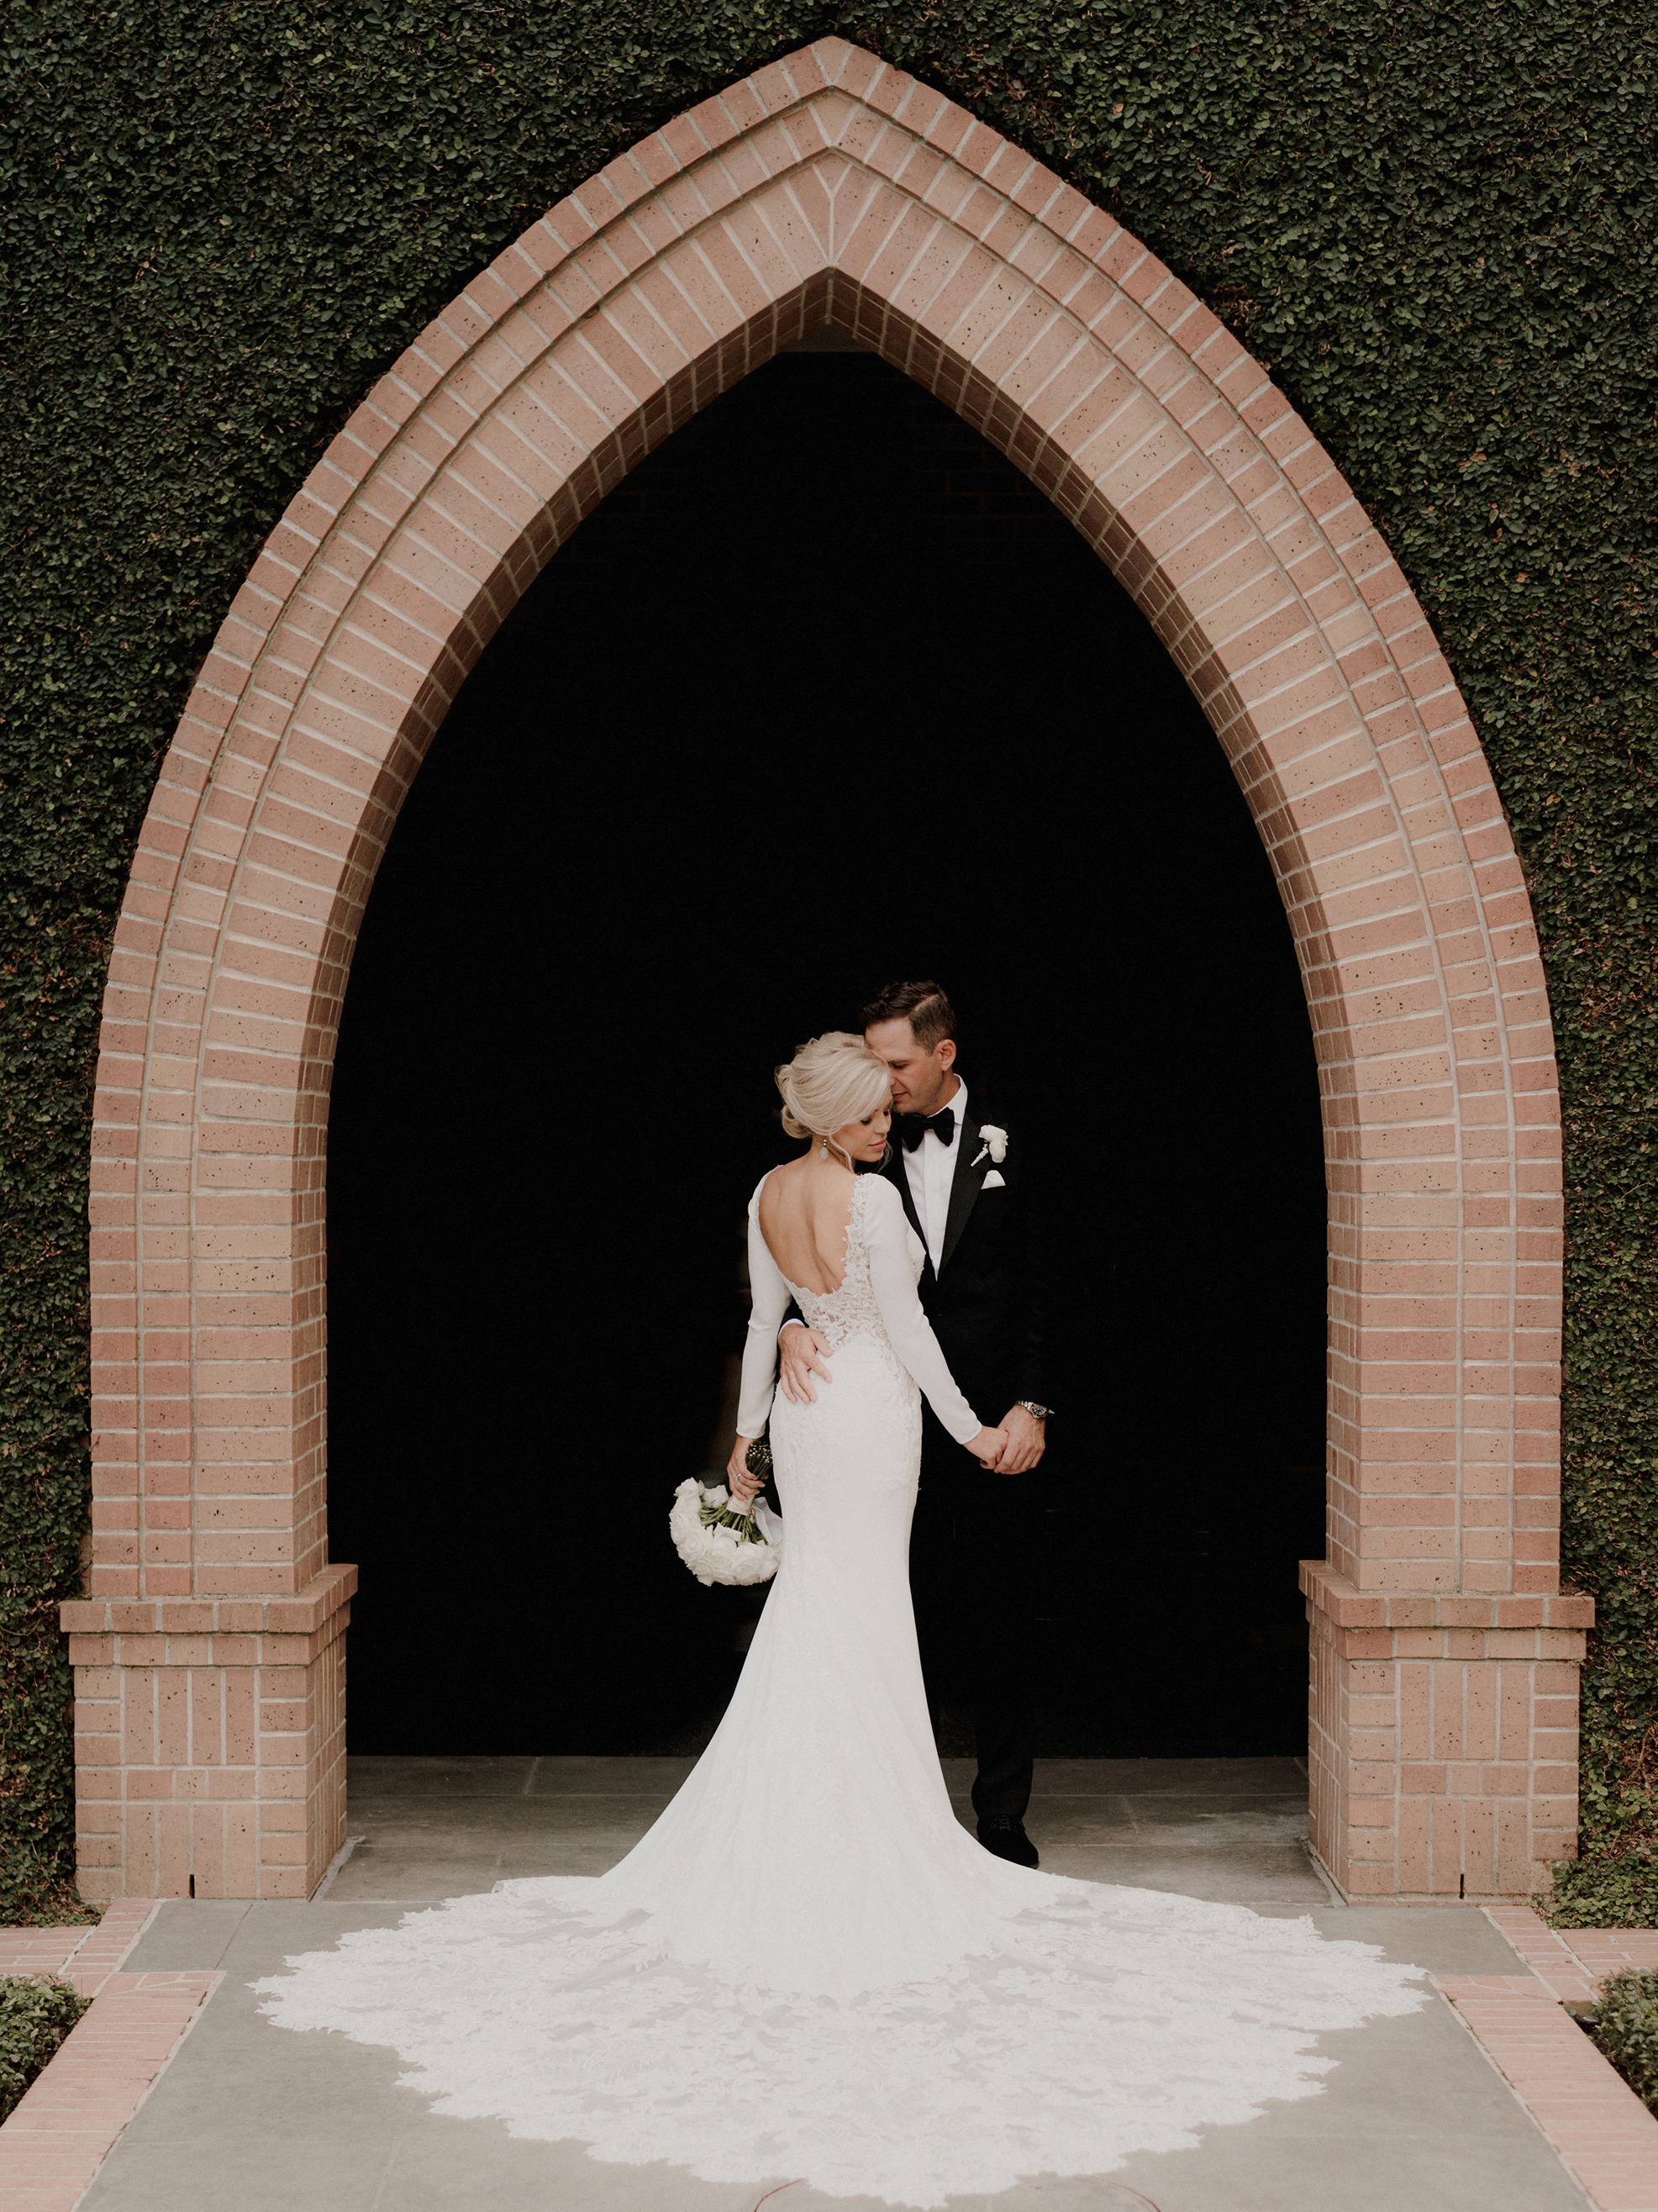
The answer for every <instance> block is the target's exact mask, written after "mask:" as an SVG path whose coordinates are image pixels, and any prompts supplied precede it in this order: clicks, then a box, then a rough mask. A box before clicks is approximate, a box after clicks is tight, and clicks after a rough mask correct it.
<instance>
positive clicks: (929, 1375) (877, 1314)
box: [737, 1175, 982, 1444]
mask: <svg viewBox="0 0 1658 2212" xmlns="http://www.w3.org/2000/svg"><path fill="white" fill-rule="evenodd" d="M765 1187H766V1178H765V1177H764V1176H762V1177H761V1178H760V1181H759V1182H758V1183H757V1184H756V1186H755V1192H754V1196H753V1197H752V1198H751V1199H750V1200H749V1282H750V1288H751V1289H752V1291H753V1293H754V1310H753V1312H752V1314H751V1315H750V1319H749V1334H748V1340H747V1343H746V1344H745V1346H744V1352H743V1398H742V1403H741V1405H740V1406H739V1407H738V1422H737V1425H738V1434H739V1435H741V1436H745V1437H757V1436H758V1435H759V1434H760V1433H761V1431H762V1430H763V1429H764V1427H765V1425H766V1423H767V1421H768V1419H769V1418H770V1413H771V1401H772V1393H773V1389H774V1386H775V1383H776V1381H777V1332H778V1330H779V1329H780V1328H781V1327H782V1325H783V1316H784V1315H785V1314H786V1313H787V1311H788V1308H789V1300H790V1299H791V1297H793V1299H795V1300H796V1302H797V1303H798V1304H799V1308H800V1311H801V1313H802V1314H803V1315H804V1316H805V1319H806V1322H808V1324H809V1325H810V1326H811V1328H815V1329H817V1330H818V1331H819V1332H820V1334H823V1336H825V1337H826V1338H827V1339H828V1340H829V1346H830V1349H831V1351H833V1350H834V1349H835V1347H837V1346H841V1345H843V1344H849V1343H851V1342H852V1341H853V1339H854V1338H862V1339H865V1340H868V1341H870V1342H872V1343H874V1344H876V1345H878V1346H881V1347H882V1348H883V1349H884V1350H886V1351H887V1352H889V1354H890V1357H891V1358H893V1359H894V1360H895V1361H896V1364H898V1365H899V1366H900V1367H901V1368H902V1370H903V1371H904V1372H905V1373H906V1374H907V1375H908V1376H910V1377H911V1379H912V1380H913V1381H914V1383H917V1384H918V1385H919V1386H920V1389H922V1390H924V1391H925V1392H926V1399H927V1403H928V1404H929V1405H930V1406H931V1407H932V1410H933V1412H934V1413H936V1414H937V1415H938V1419H939V1420H940V1421H941V1422H942V1423H943V1425H944V1428H945V1429H946V1430H947V1431H949V1433H950V1435H951V1436H952V1437H955V1439H956V1441H957V1443H962V1444H964V1443H966V1442H967V1441H968V1439H969V1437H975V1436H976V1435H977V1434H978V1432H979V1430H980V1428H981V1425H982V1424H981V1421H980V1419H979V1417H978V1415H977V1414H976V1413H975V1412H974V1410H973V1408H972V1407H971V1406H969V1404H968V1402H967V1400H966V1399H965V1398H964V1397H963V1395H962V1394H961V1392H960V1390H959V1389H957V1387H956V1382H955V1378H954V1376H952V1375H951V1374H950V1367H949V1364H948V1362H947V1361H946V1360H945V1358H944V1353H943V1352H941V1351H940V1350H939V1349H938V1338H937V1337H936V1336H934V1334H932V1322H929V1321H928V1319H927V1317H926V1314H925V1313H923V1312H922V1310H921V1301H920V1297H919V1296H918V1295H917V1292H916V1288H915V1286H916V1285H917V1283H918V1282H919V1281H920V1275H921V1268H922V1265H923V1263H924V1261H925V1260H926V1252H925V1250H924V1249H923V1247H922V1244H921V1241H920V1238H919V1237H917V1236H916V1234H915V1232H914V1230H913V1229H912V1228H911V1227H910V1225H909V1224H908V1221H907V1220H906V1219H905V1218H904V1206H903V1200H902V1199H901V1198H900V1197H899V1195H898V1193H897V1191H896V1189H895V1188H894V1187H893V1186H892V1184H891V1183H890V1182H888V1181H887V1180H886V1178H885V1176H876V1175H865V1176H857V1177H856V1178H855V1179H854V1181H853V1186H852V1197H851V1202H850V1204H849V1206H848V1209H847V1243H846V1264H845V1267H844V1268H843V1270H842V1273H841V1281H840V1284H839V1285H838V1287H837V1288H836V1289H835V1290H833V1291H829V1292H828V1293H827V1294H825V1293H823V1292H822V1291H808V1290H804V1289H802V1288H801V1286H800V1285H799V1284H798V1283H792V1282H790V1281H789V1279H788V1278H787V1277H786V1275H785V1274H784V1273H783V1271H782V1269H781V1268H780V1267H779V1266H778V1264H777V1262H776V1261H775V1260H774V1259H773V1257H772V1255H771V1248H770V1246H769V1245H768V1243H767V1242H766V1240H765V1237H764V1236H763V1235H762V1231H761V1228H760V1194H761V1192H762V1190H763V1189H764V1188H765Z"/></svg>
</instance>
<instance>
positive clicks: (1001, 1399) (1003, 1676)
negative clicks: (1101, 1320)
mask: <svg viewBox="0 0 1658 2212" xmlns="http://www.w3.org/2000/svg"><path fill="white" fill-rule="evenodd" d="M957 1097H958V1098H959V1097H961V1093H960V1092H959V1091H958V1092H957ZM975 1097H976V1094H975V1093H974V1092H972V1091H969V1093H968V1094H967V1097H966V1101H965V1107H966V1111H965V1115H964V1117H963V1123H962V1131H961V1138H960V1142H959V1145H958V1146H957V1153H956V1170H955V1174H954V1176H952V1178H951V1181H950V1204H949V1206H948V1208H947V1210H946V1212H945V1215H944V1238H943V1241H942V1243H941V1245H940V1247H939V1264H938V1269H937V1271H936V1272H935V1270H934V1268H933V1265H932V1258H931V1256H930V1255H929V1257H928V1259H927V1262H926V1267H925V1268H924V1269H923V1271H922V1274H921V1280H920V1297H921V1304H922V1307H923V1309H924V1310H925V1311H926V1316H927V1319H928V1320H929V1321H930V1322H932V1328H933V1334H935V1335H936V1336H937V1337H938V1343H939V1347H940V1349H941V1350H942V1351H943V1352H944V1358H946V1359H947V1360H948V1361H949V1362H950V1373H951V1374H952V1375H953V1376H955V1378H956V1380H957V1383H958V1384H959V1385H960V1387H961V1389H962V1391H963V1395H964V1396H965V1397H966V1399H967V1401H968V1403H969V1405H970V1406H971V1407H972V1408H973V1410H974V1412H975V1413H977V1415H978V1416H979V1419H981V1421H983V1422H985V1423H986V1424H987V1425H995V1424H996V1423H997V1422H999V1420H1001V1419H1002V1418H1003V1416H1004V1415H1005V1413H1008V1412H1009V1411H1010V1409H1011V1407H1013V1406H1014V1405H1015V1403H1016V1402H1017V1401H1018V1400H1019V1399H1021V1398H1029V1399H1031V1400H1033V1401H1035V1403H1036V1404H1037V1405H1043V1406H1045V1405H1046V1404H1047V1403H1048V1376H1047V1371H1046V1367H1045V1364H1044V1357H1043V1353H1044V1331H1045V1328H1046V1323H1047V1317H1048V1315H1047V1285H1046V1281H1045V1277H1044V1270H1043V1266H1042V1236H1041V1233H1040V1224H1039V1221H1038V1218H1037V1206H1036V1194H1035V1192H1034V1191H1033V1189H1032V1188H1031V1181H1030V1176H1029V1170H1028V1164H1027V1161H1026V1158H1025V1153H1024V1149H1023V1146H1022V1145H1021V1144H1020V1142H1019V1139H1018V1137H1017V1134H1015V1133H1011V1132H1010V1133H1008V1141H1007V1147H1006V1150H1005V1153H1004V1155H1003V1157H1002V1158H1001V1159H1000V1160H993V1159H992V1158H991V1157H990V1152H989V1148H988V1146H987V1144H986V1142H985V1139H984V1137H983V1135H982V1133H981V1131H982V1127H983V1124H984V1121H986V1120H989V1121H991V1122H992V1124H993V1126H994V1125H995V1115H994V1113H993V1112H990V1113H987V1114H986V1115H981V1113H980V1112H979V1110H978V1107H977V1105H976V1103H975ZM937 1141H938V1139H936V1138H935V1137H933V1136H932V1135H930V1134H928V1135H925V1136H923V1138H922V1139H921V1147H920V1154H918V1158H920V1157H924V1156H925V1153H926V1148H927V1147H928V1146H931V1145H933V1144H935V1143H937ZM883 1172H884V1174H885V1175H887V1176H889V1177H890V1180H891V1181H892V1182H894V1183H896V1186H897V1188H898V1195H899V1197H900V1198H901V1199H902V1200H903V1203H904V1212H905V1213H906V1214H907V1215H908V1218H909V1222H910V1225H911V1227H912V1228H913V1229H914V1231H915V1232H916V1234H917V1236H919V1237H920V1239H921V1242H922V1243H923V1244H925V1243H926V1235H925V1233H924V1232H923V1231H922V1228H921V1224H920V1221H919V1219H918V1218H917V1217H916V1212H915V1202H914V1196H913V1194H912V1193H911V1190H910V1187H909V1177H908V1175H907V1173H906V1172H905V1168H904V1154H903V1152H902V1151H901V1150H900V1149H899V1147H898V1146H897V1145H896V1143H895V1145H894V1147H893V1152H892V1156H891V1158H890V1159H889V1160H888V1161H887V1164H886V1166H885V1168H884V1170H883ZM923 1173H924V1174H925V1169H924V1170H923ZM993 1174H994V1175H995V1176H999V1178H1000V1180H999V1182H993V1183H992V1184H991V1185H990V1188H988V1189H987V1188H985V1185H986V1182H987V1180H988V1178H989V1177H990V1176H992V1175H993ZM1038 1479H1039V1478H1038V1477H1035V1476H1030V1475H1024V1476H1018V1475H1005V1474H986V1473H985V1472H984V1471H983V1470H982V1469H981V1468H980V1466H979V1464H978V1462H977V1461H976V1460H974V1459H972V1458H970V1457H969V1455H968V1454H967V1453H966V1452H964V1451H963V1449H962V1447H961V1446H960V1445H959V1444H958V1443H956V1441H955V1439H954V1438H953V1437H950V1436H949V1435H947V1434H946V1433H945V1431H944V1430H943V1429H942V1428H941V1427H940V1426H939V1425H938V1422H937V1420H935V1419H934V1418H933V1415H932V1408H931V1407H924V1409H923V1413H922V1421H921V1487H920V1495H919V1497H918V1498H917V1499H916V1504H915V1522H914V1529H913V1531H912V1533H911V1536H910V1547H909V1559H910V1588H911V1590H912V1592H913V1594H914V1600H915V1626H916V1632H917V1635H918V1637H919V1639H920V1646H921V1663H922V1667H923V1669H924V1671H925V1673H926V1678H927V1692H928V1699H929V1702H930V1703H931V1704H932V1706H933V1709H934V1712H935V1715H936V1713H937V1711H938V1708H939V1707H940V1706H942V1705H948V1704H950V1703H951V1702H953V1700H954V1699H955V1698H956V1697H957V1696H961V1695H966V1696H969V1697H970V1698H971V1699H972V1702H973V1712H974V1735H975V1749H976V1751H977V1753H978V1765H979V1771H978V1775H977V1778H975V1782H974V1784H973V1807H974V1810H975V1813H977V1814H978V1815H979V1818H980V1819H981V1820H997V1819H1000V1820H1023V1817H1024V1812H1025V1808H1026V1807H1027V1805H1029V1802H1030V1778H1031V1767H1032V1764H1033V1760H1034V1758H1035V1747H1036V1717H1035V1680H1034V1675H1033V1667H1034V1654H1033V1650H1032V1644H1033V1641H1034V1624H1035V1570H1036V1562H1037V1556H1038V1554H1037V1549H1036V1547H1035V1544H1034V1543H1033V1542H1032V1541H1031V1540H1030V1535H1029V1531H1028V1530H1023V1529H1021V1528H1018V1527H1017V1517H1018V1516H1019V1513H1020V1509H1021V1507H1022V1506H1024V1507H1025V1508H1026V1509H1027V1510H1028V1503H1029V1496H1030V1492H1029V1484H1030V1483H1031V1482H1032V1481H1034V1480H1038Z"/></svg>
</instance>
